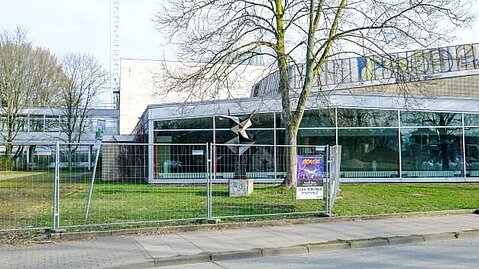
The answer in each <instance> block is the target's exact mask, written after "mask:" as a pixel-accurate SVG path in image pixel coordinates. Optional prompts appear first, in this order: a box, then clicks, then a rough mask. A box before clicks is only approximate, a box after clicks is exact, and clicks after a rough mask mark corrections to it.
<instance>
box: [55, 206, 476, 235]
mask: <svg viewBox="0 0 479 269" xmlns="http://www.w3.org/2000/svg"><path fill="white" fill-rule="evenodd" d="M476 212H478V213H479V209H478V210H474V209H458V210H444V211H429V212H406V213H393V214H378V215H355V216H334V215H333V216H331V217H320V218H302V219H287V220H274V221H254V222H240V223H234V222H232V223H225V222H219V223H216V224H214V223H208V224H201V225H184V226H170V227H168V226H165V227H149V228H133V229H120V230H108V231H79V232H78V231H77V232H68V231H66V232H60V233H56V234H55V233H54V234H51V239H52V240H55V241H68V240H81V239H90V238H92V237H105V236H130V235H142V234H146V235H151V234H168V233H175V232H188V231H207V230H223V229H241V228H244V227H265V226H287V225H294V224H307V223H327V222H338V221H362V220H373V219H390V218H410V217H420V216H441V215H460V214H473V213H476ZM478 213H476V214H478Z"/></svg>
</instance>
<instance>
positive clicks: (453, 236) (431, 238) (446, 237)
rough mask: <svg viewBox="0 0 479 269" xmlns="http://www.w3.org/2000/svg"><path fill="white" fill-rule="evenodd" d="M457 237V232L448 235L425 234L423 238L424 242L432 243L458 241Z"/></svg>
mask: <svg viewBox="0 0 479 269" xmlns="http://www.w3.org/2000/svg"><path fill="white" fill-rule="evenodd" d="M456 235H457V232H447V233H438V234H424V235H421V236H422V237H423V238H424V242H431V241H443V240H452V239H457V236H456Z"/></svg>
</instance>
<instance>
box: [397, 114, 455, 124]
mask: <svg viewBox="0 0 479 269" xmlns="http://www.w3.org/2000/svg"><path fill="white" fill-rule="evenodd" d="M401 124H402V126H403V127H405V126H461V125H462V124H461V114H459V113H443V112H418V111H401Z"/></svg>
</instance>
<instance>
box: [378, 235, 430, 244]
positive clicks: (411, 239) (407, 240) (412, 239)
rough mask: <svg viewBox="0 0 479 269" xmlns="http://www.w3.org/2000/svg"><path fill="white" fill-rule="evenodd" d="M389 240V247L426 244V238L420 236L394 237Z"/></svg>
mask: <svg viewBox="0 0 479 269" xmlns="http://www.w3.org/2000/svg"><path fill="white" fill-rule="evenodd" d="M387 240H388V243H389V245H400V244H414V243H424V242H425V241H426V239H425V237H424V236H419V235H411V236H393V237H388V238H387Z"/></svg>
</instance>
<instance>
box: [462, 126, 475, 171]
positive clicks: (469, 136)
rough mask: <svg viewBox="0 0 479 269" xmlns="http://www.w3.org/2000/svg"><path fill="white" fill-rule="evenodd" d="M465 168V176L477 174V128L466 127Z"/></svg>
mask: <svg viewBox="0 0 479 269" xmlns="http://www.w3.org/2000/svg"><path fill="white" fill-rule="evenodd" d="M464 135H465V140H466V169H467V176H471V177H478V176H479V128H466V130H465V133H464Z"/></svg>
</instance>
